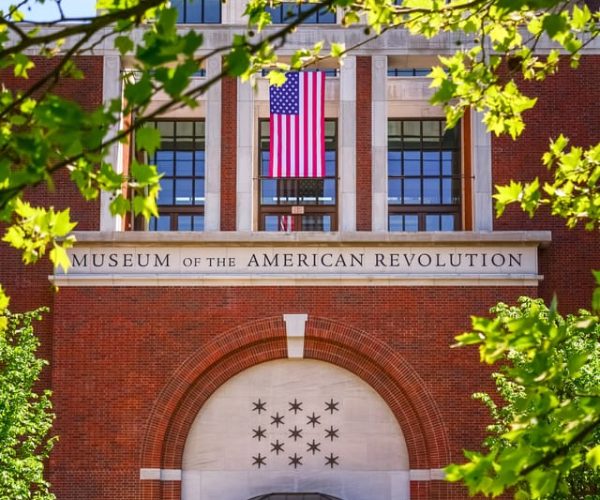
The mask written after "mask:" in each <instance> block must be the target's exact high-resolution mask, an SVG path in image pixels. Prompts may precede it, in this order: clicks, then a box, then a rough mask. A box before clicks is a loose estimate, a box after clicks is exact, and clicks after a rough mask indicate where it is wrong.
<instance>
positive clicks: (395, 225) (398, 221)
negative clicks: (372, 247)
mask: <svg viewBox="0 0 600 500" xmlns="http://www.w3.org/2000/svg"><path fill="white" fill-rule="evenodd" d="M388 231H404V215H390V216H389V217H388Z"/></svg>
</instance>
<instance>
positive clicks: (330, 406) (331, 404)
mask: <svg viewBox="0 0 600 500" xmlns="http://www.w3.org/2000/svg"><path fill="white" fill-rule="evenodd" d="M339 404H340V403H339V401H338V402H337V403H334V402H333V398H331V401H329V403H328V402H327V401H325V411H330V412H331V414H332V415H333V412H334V411H340V409H339V408H338V405H339Z"/></svg>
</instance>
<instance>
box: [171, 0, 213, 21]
mask: <svg viewBox="0 0 600 500" xmlns="http://www.w3.org/2000/svg"><path fill="white" fill-rule="evenodd" d="M171 5H173V7H175V8H176V9H177V12H178V13H179V15H178V17H177V22H178V23H189V24H219V23H220V22H221V1H220V0H172V2H171Z"/></svg>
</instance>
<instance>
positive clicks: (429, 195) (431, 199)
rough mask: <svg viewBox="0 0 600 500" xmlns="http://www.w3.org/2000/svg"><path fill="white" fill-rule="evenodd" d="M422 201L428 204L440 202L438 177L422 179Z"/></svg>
mask: <svg viewBox="0 0 600 500" xmlns="http://www.w3.org/2000/svg"><path fill="white" fill-rule="evenodd" d="M423 203H425V204H428V205H439V204H440V203H441V199H440V180H439V179H423Z"/></svg>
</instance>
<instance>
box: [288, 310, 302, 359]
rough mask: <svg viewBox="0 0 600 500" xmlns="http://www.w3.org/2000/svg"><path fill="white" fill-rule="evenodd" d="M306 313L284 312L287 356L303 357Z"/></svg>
mask: <svg viewBox="0 0 600 500" xmlns="http://www.w3.org/2000/svg"><path fill="white" fill-rule="evenodd" d="M307 320H308V314H284V315H283V321H284V322H285V331H286V336H287V351H288V358H303V357H304V333H305V331H306V321H307Z"/></svg>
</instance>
